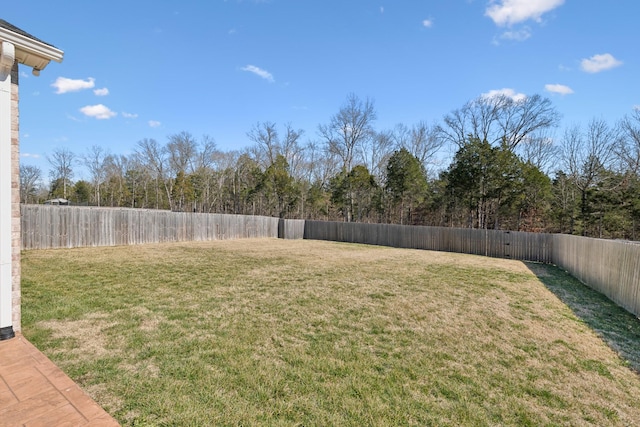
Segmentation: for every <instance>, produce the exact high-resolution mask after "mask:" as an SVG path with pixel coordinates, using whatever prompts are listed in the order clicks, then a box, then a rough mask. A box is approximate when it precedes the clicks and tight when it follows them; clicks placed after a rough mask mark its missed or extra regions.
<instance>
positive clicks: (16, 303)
mask: <svg viewBox="0 0 640 427" xmlns="http://www.w3.org/2000/svg"><path fill="white" fill-rule="evenodd" d="M18 101H19V96H18V63H17V62H16V63H15V64H13V69H12V70H11V278H12V281H11V285H12V286H11V295H12V311H11V315H12V322H13V330H14V331H15V332H20V330H21V315H22V312H21V309H20V302H21V290H20V249H21V241H20V136H19V135H20V126H19V118H20V109H19V102H18Z"/></svg>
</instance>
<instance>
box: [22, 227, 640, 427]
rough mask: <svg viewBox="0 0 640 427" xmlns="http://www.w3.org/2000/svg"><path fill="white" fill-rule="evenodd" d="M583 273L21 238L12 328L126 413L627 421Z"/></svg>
mask: <svg viewBox="0 0 640 427" xmlns="http://www.w3.org/2000/svg"><path fill="white" fill-rule="evenodd" d="M577 285H578V284H577V283H576V282H575V280H573V279H571V278H570V277H569V276H566V275H565V274H564V273H563V272H561V271H559V270H557V269H555V268H554V267H550V266H541V265H535V264H527V265H525V264H523V263H521V262H517V261H509V260H497V259H488V258H483V257H474V256H465V255H458V254H448V253H439V252H429V251H414V250H401V249H392V248H381V247H371V246H363V245H349V244H340V243H331V242H316V241H285V240H276V239H265V240H236V241H223V242H220V241H219V242H206V243H188V244H166V245H153V246H135V247H118V248H86V249H71V250H52V251H30V252H24V253H23V258H22V287H23V288H22V294H23V304H22V305H23V332H24V334H25V336H26V337H27V338H29V339H30V340H31V341H32V342H33V343H34V344H35V345H36V346H37V347H38V348H39V349H41V350H42V351H43V352H44V353H45V354H47V355H48V356H49V357H50V358H51V359H52V360H54V361H55V362H56V363H57V364H58V365H59V366H60V367H61V368H62V369H63V370H65V372H67V373H68V374H69V375H70V376H71V377H72V378H73V379H74V380H76V381H77V382H78V383H79V384H80V385H81V386H82V387H83V388H84V389H85V390H87V392H88V393H89V394H90V395H91V396H92V397H94V399H96V400H97V401H98V403H100V404H101V405H102V406H103V407H104V408H105V409H106V410H107V411H109V412H110V413H111V414H112V415H113V416H114V417H115V418H116V419H118V421H120V422H121V423H122V424H123V425H166V426H170V425H194V426H195V425H275V426H279V425H282V426H290V425H291V426H293V425H305V426H313V425H318V426H326V425H346V426H365V425H372V426H377V425H380V426H382V425H416V426H425V425H437V426H442V425H445V426H446V425H450V426H460V425H462V426H465V425H466V426H483V425H487V426H488V425H598V426H601V425H632V424H633V422H635V421H636V420H638V419H640V400H639V399H638V396H640V376H638V375H637V373H636V372H634V371H633V370H632V369H631V368H632V367H633V366H634V365H633V363H632V362H630V361H629V360H624V359H621V358H620V357H619V356H618V354H617V353H616V352H614V351H613V350H611V349H610V348H609V347H608V346H607V345H606V344H605V343H604V341H603V340H602V339H601V336H604V334H603V333H602V331H601V330H599V329H598V330H595V331H594V329H592V327H590V324H589V323H588V322H587V321H585V320H584V319H583V318H582V317H579V315H576V314H575V313H574V312H573V311H572V309H571V308H570V307H568V306H567V305H565V304H564V303H563V302H562V301H561V300H560V299H559V298H558V297H556V294H559V293H561V292H564V293H567V294H569V293H570V292H569V291H562V289H571V288H572V287H575V286H577ZM580 286H581V285H580ZM552 291H553V292H552ZM554 292H555V293H556V294H554ZM605 309H607V308H606V307H605ZM592 311H595V308H593V309H592ZM627 320H628V319H627ZM599 325H600V326H601V327H602V328H605V329H606V327H607V324H606V323H605V322H601V323H600V324H599ZM629 325H630V326H629ZM627 326H628V327H627V329H629V328H631V329H629V330H631V332H628V333H627V335H625V340H626V341H629V340H630V339H631V338H632V334H633V333H637V331H638V322H637V319H636V323H635V324H634V323H633V322H631V321H629V323H628V325H627ZM602 328H601V329H602ZM633 328H636V329H635V330H634V329H633ZM596 329H597V328H596ZM634 331H635V332H634ZM623 341H624V340H623ZM614 348H615V346H614ZM633 348H634V347H633V343H628V342H627V347H625V349H626V350H625V351H631V352H633ZM621 353H623V352H621Z"/></svg>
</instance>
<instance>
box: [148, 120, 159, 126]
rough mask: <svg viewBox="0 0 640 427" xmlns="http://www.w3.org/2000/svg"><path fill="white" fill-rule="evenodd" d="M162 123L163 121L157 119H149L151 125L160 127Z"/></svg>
mask: <svg viewBox="0 0 640 427" xmlns="http://www.w3.org/2000/svg"><path fill="white" fill-rule="evenodd" d="M161 124H162V123H160V122H159V121H157V120H149V127H152V128H157V127H160V125H161Z"/></svg>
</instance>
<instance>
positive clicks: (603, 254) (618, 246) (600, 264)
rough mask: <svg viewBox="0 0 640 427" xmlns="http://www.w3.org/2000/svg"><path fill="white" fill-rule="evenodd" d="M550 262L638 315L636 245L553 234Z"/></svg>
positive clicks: (639, 287) (639, 273)
mask: <svg viewBox="0 0 640 427" xmlns="http://www.w3.org/2000/svg"><path fill="white" fill-rule="evenodd" d="M553 237H554V245H555V247H554V251H553V259H552V262H553V263H554V264H555V265H557V266H559V267H561V268H563V269H564V270H566V271H568V272H569V273H571V275H572V276H574V277H576V278H577V279H579V280H580V281H581V282H582V283H585V284H587V285H588V286H589V287H590V288H592V289H595V290H597V291H598V292H601V293H603V294H604V295H606V296H607V297H608V298H609V299H611V300H612V301H613V302H615V303H616V304H618V305H619V306H621V307H623V308H625V309H626V310H627V311H629V312H631V313H633V314H635V315H636V316H640V245H639V244H637V243H633V242H623V241H615V240H603V239H592V238H588V237H580V236H570V235H566V234H555V235H554V236H553Z"/></svg>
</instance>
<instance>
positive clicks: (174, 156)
mask: <svg viewBox="0 0 640 427" xmlns="http://www.w3.org/2000/svg"><path fill="white" fill-rule="evenodd" d="M166 152H167V155H168V158H167V159H168V166H169V168H170V169H171V171H172V172H173V174H174V176H175V175H176V174H177V173H178V172H182V173H185V174H188V173H193V171H194V170H195V169H196V168H195V164H196V159H197V152H198V142H197V141H196V140H195V138H194V137H193V136H192V135H191V134H190V133H189V132H180V133H176V134H173V135H170V136H169V142H168V143H167V145H166Z"/></svg>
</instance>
